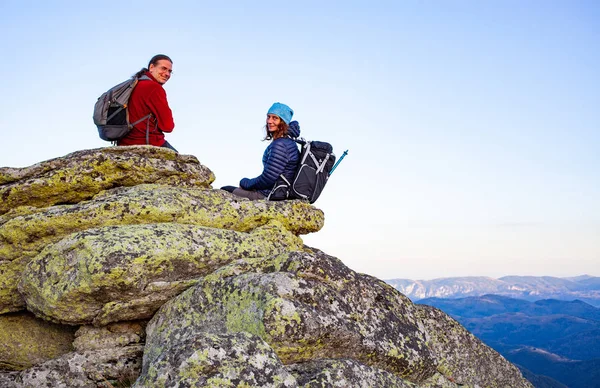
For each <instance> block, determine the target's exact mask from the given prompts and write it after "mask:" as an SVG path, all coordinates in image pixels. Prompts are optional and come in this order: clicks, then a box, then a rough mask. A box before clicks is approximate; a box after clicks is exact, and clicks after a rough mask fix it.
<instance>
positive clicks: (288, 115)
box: [267, 102, 294, 125]
mask: <svg viewBox="0 0 600 388" xmlns="http://www.w3.org/2000/svg"><path fill="white" fill-rule="evenodd" d="M267 114H268V115H277V116H279V118H280V119H282V120H283V121H284V122H285V123H286V124H288V125H289V124H290V121H292V116H293V115H294V111H293V110H292V108H290V107H289V106H287V105H285V104H282V103H279V102H276V103H274V104H273V105H272V106H271V107H270V108H269V111H268V112H267Z"/></svg>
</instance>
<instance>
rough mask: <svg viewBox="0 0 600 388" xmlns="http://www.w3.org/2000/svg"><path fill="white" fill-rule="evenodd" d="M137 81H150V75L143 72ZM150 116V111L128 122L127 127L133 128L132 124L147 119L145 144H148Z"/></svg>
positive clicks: (134, 124)
mask: <svg viewBox="0 0 600 388" xmlns="http://www.w3.org/2000/svg"><path fill="white" fill-rule="evenodd" d="M138 81H152V79H151V78H150V77H148V76H147V75H146V74H144V75H142V76H141V77H139V78H138ZM136 85H137V82H136ZM151 118H152V113H149V114H147V115H146V116H144V117H142V118H141V119H139V120H137V121H136V122H135V123H131V124H129V128H133V127H134V126H136V125H137V124H139V123H141V122H142V121H144V120H148V122H147V123H146V144H150V119H151Z"/></svg>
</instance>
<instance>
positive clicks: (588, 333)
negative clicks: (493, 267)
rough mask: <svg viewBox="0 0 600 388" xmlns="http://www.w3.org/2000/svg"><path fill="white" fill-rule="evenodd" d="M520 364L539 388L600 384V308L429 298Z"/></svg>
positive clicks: (564, 303) (575, 303) (487, 297)
mask: <svg viewBox="0 0 600 388" xmlns="http://www.w3.org/2000/svg"><path fill="white" fill-rule="evenodd" d="M417 303H421V304H427V305H430V306H434V307H437V308H439V309H440V310H442V311H444V312H446V313H447V314H449V315H451V316H452V317H453V318H455V319H456V320H457V321H459V322H460V323H461V324H462V325H463V326H465V327H466V328H467V329H469V331H471V332H472V333H473V334H474V335H475V336H477V337H478V338H480V339H481V340H482V341H483V342H485V343H486V344H487V345H489V346H491V347H492V348H494V349H496V350H497V351H498V352H499V353H501V354H502V355H503V356H504V357H505V358H507V359H508V360H509V361H511V362H513V363H514V364H516V365H518V366H519V367H520V368H521V370H522V371H523V373H524V376H525V377H526V378H527V379H528V380H529V381H531V382H532V383H533V384H534V385H535V387H537V388H558V387H564V386H568V387H570V388H590V387H600V308H596V307H594V306H591V305H590V304H587V303H585V302H582V301H579V300H575V301H570V302H567V301H559V300H539V301H536V302H530V301H525V300H519V299H514V298H509V297H505V296H501V295H483V296H478V297H467V298H460V299H442V298H426V299H421V300H419V301H418V302H417Z"/></svg>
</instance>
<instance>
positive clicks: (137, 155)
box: [0, 146, 215, 214]
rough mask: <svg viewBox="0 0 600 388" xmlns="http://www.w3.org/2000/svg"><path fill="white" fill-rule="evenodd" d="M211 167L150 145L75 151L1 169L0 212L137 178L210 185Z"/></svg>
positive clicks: (86, 194)
mask: <svg viewBox="0 0 600 388" xmlns="http://www.w3.org/2000/svg"><path fill="white" fill-rule="evenodd" d="M214 179H215V177H214V174H213V173H212V171H210V170H209V169H208V168H207V167H205V166H203V165H201V164H200V162H198V159H196V157H194V156H191V155H180V154H177V153H176V152H173V151H171V150H169V149H166V148H162V147H152V146H134V147H106V148H98V149H92V150H84V151H77V152H74V153H72V154H69V155H66V156H63V157H60V158H56V159H52V160H47V161H45V162H41V163H38V164H35V165H33V166H30V167H25V168H7V167H3V168H0V214H4V213H6V212H8V211H9V210H10V209H13V208H16V207H18V206H35V207H46V206H50V205H55V204H60V203H77V202H79V201H82V200H85V199H89V198H91V197H93V196H94V195H95V194H97V193H98V192H100V191H102V190H106V189H110V188H113V187H118V186H135V185H138V184H140V183H162V184H168V185H173V186H188V187H194V186H196V187H210V184H211V183H212V182H213V181H214Z"/></svg>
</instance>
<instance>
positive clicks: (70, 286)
mask: <svg viewBox="0 0 600 388" xmlns="http://www.w3.org/2000/svg"><path fill="white" fill-rule="evenodd" d="M301 247H302V240H301V239H300V238H299V237H297V236H296V235H294V234H293V233H291V232H289V231H287V230H286V229H285V228H284V227H282V225H281V224H279V223H278V222H276V221H273V222H272V223H270V224H267V225H265V226H262V227H259V228H256V229H255V230H254V231H252V232H250V233H243V232H236V231H232V230H223V229H215V228H206V227H201V226H195V225H183V224H173V223H171V224H167V223H163V224H147V225H129V226H106V227H102V228H97V229H89V230H87V231H85V232H79V233H75V234H73V235H71V236H70V237H67V238H65V239H63V240H61V241H59V242H58V243H56V244H54V245H51V246H49V247H47V248H46V249H45V250H44V251H42V253H40V254H39V255H38V256H36V257H35V258H34V259H32V261H31V262H30V263H29V264H28V266H27V267H26V269H25V271H24V272H23V275H22V280H21V283H20V284H19V290H20V292H21V294H22V295H23V296H24V298H25V301H26V303H27V309H28V310H29V311H32V312H34V313H35V314H36V315H38V316H41V317H44V318H45V319H49V320H52V321H55V322H60V323H66V324H72V325H78V324H91V323H93V324H94V325H97V326H99V325H106V324H108V323H110V322H116V321H122V320H135V319H145V318H150V317H152V315H153V314H154V312H155V311H156V310H157V309H158V308H159V307H160V306H161V305H162V304H163V303H164V302H166V301H167V300H169V299H171V298H173V297H174V296H176V295H178V294H179V293H181V292H182V291H183V290H185V289H186V288H188V287H189V286H191V285H192V284H194V283H196V282H197V281H198V280H197V279H198V278H199V277H201V276H204V275H207V274H209V273H211V272H213V271H215V270H216V269H218V268H219V267H221V266H224V265H226V264H228V263H230V262H231V261H233V260H236V259H240V258H250V257H264V256H268V255H271V254H276V253H281V252H285V251H290V250H297V249H301Z"/></svg>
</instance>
